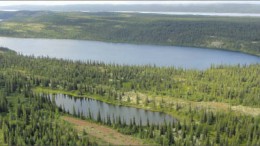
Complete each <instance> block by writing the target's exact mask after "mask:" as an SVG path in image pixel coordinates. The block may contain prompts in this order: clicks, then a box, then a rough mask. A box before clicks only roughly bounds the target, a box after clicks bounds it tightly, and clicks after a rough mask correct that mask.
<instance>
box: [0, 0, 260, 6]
mask: <svg viewBox="0 0 260 146" xmlns="http://www.w3.org/2000/svg"><path fill="white" fill-rule="evenodd" d="M216 3H231V4H260V1H1V3H0V6H10V5H69V4H115V5H116V4H216Z"/></svg>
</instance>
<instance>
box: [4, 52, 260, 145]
mask: <svg viewBox="0 0 260 146" xmlns="http://www.w3.org/2000/svg"><path fill="white" fill-rule="evenodd" d="M259 72H260V66H259V64H253V65H248V66H240V65H237V66H212V67H211V68H210V69H207V70H205V71H198V70H184V69H176V68H173V67H171V68H164V67H161V68H160V67H153V66H120V65H116V64H104V63H102V62H93V61H87V62H80V61H70V60H63V59H51V58H46V57H39V58H35V57H33V56H22V55H17V54H15V53H14V52H9V51H5V53H0V91H1V94H0V99H1V100H0V110H1V113H2V116H1V119H0V121H1V124H0V125H1V128H0V132H2V133H3V137H4V138H3V141H4V143H6V144H9V145H35V144H36V145H46V144H47V145H75V143H77V144H78V145H82V144H87V143H88V144H92V143H93V142H91V141H89V140H88V137H87V134H86V136H85V137H81V136H78V134H77V132H75V131H74V130H73V129H71V126H70V125H64V124H65V123H61V121H60V120H59V115H60V114H65V113H63V111H62V109H59V108H57V107H56V106H55V105H54V104H53V103H52V101H51V100H48V98H47V97H45V95H44V94H38V93H39V92H41V91H45V92H52V93H68V94H72V95H77V96H89V97H94V98H96V99H100V100H103V101H108V102H111V103H113V104H123V105H128V106H135V107H140V108H147V109H152V110H158V111H163V112H167V113H170V114H172V115H173V116H175V115H176V117H177V118H179V121H178V122H176V123H173V124H169V123H165V124H163V125H152V124H149V125H147V126H139V125H138V124H137V123H134V122H132V123H131V124H130V125H126V124H125V121H121V120H119V119H118V120H115V119H114V121H115V122H114V123H111V120H112V121H113V119H110V120H103V119H101V118H99V120H98V121H96V122H98V123H100V124H104V125H106V126H109V127H112V128H114V129H117V130H118V131H119V132H121V133H124V134H127V135H134V136H136V137H139V138H142V139H146V140H147V141H148V142H149V143H156V144H161V145H163V144H164V145H165V144H166V145H205V146H206V145H207V146H209V145H259V144H260V133H259V131H260V130H259V127H260V115H255V116H251V115H244V114H240V113H239V112H232V110H231V109H229V110H227V111H225V112H222V111H219V110H216V111H215V110H212V109H210V108H208V107H203V106H192V105H185V106H184V104H181V102H180V103H178V102H177V103H176V102H173V101H175V100H177V101H194V102H195V101H196V102H202V103H203V102H213V101H217V102H219V103H224V104H229V105H230V106H231V104H233V105H236V106H238V105H244V106H248V107H256V108H259V106H260V102H259V101H260V100H259V93H260V84H259V82H260V78H259V76H258V74H259ZM74 116H76V117H79V118H82V119H84V120H91V117H84V116H82V115H81V114H77V113H75V114H74ZM109 121H110V122H109ZM36 123H38V124H36ZM57 123H59V124H57ZM24 129H26V130H24ZM61 130H62V131H67V132H65V133H64V134H66V135H64V134H62V135H61ZM29 131H30V132H29ZM0 135H1V134H0ZM25 137H27V138H25ZM0 140H1V137H0Z"/></svg>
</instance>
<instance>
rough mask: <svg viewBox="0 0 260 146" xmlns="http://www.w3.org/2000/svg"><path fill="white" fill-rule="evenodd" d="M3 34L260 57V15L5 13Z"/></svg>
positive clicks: (0, 24) (1, 24)
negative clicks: (247, 54)
mask: <svg viewBox="0 0 260 146" xmlns="http://www.w3.org/2000/svg"><path fill="white" fill-rule="evenodd" d="M0 18H2V19H5V20H4V21H2V22H0V35H1V36H11V37H30V38H35V37H38V38H64V39H86V40H99V41H107V42H123V43H141V44H157V45H177V46H191V47H203V48H214V49H225V50H232V51H240V52H244V53H249V54H254V55H257V56H260V49H259V48H260V19H259V18H255V17H254V18H245V17H212V16H170V15H156V14H135V13H85V12H62V13H61V12H44V11H38V12H33V11H19V12H0Z"/></svg>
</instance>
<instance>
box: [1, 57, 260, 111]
mask: <svg viewBox="0 0 260 146" xmlns="http://www.w3.org/2000/svg"><path fill="white" fill-rule="evenodd" d="M0 68H1V70H0V71H1V72H0V78H6V79H8V82H7V83H5V84H6V85H5V87H7V90H9V91H11V92H12V91H19V92H21V86H22V85H23V84H25V83H28V82H29V83H31V84H30V86H32V87H46V88H51V89H61V90H65V91H77V92H78V95H83V94H91V95H99V96H102V97H104V98H108V99H109V100H112V99H114V100H119V99H122V96H124V95H125V93H127V92H131V91H137V92H141V93H145V94H148V95H151V96H153V95H154V96H158V95H160V96H169V97H177V98H181V99H188V100H193V101H218V102H227V103H232V104H235V105H238V104H242V105H247V106H255V107H259V106H260V100H259V98H260V97H259V93H260V84H259V82H260V78H259V75H258V74H259V72H260V67H259V64H253V65H237V66H217V67H214V66H212V67H211V68H210V69H207V70H205V71H198V70H184V69H176V68H174V67H170V68H164V67H153V66H120V65H115V64H110V65H106V64H104V63H102V62H93V61H87V62H85V63H84V62H80V61H76V62H73V61H68V60H62V59H50V58H45V57H40V58H35V57H33V56H29V57H24V56H21V55H14V54H12V53H10V54H9V55H7V54H6V55H3V54H2V55H1V54H0ZM17 83H18V84H17ZM23 92H24V91H23Z"/></svg>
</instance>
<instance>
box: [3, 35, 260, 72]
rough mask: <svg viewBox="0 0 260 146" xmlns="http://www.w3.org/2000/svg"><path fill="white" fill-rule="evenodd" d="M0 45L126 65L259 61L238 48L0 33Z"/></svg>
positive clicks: (195, 65)
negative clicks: (231, 49)
mask: <svg viewBox="0 0 260 146" xmlns="http://www.w3.org/2000/svg"><path fill="white" fill-rule="evenodd" d="M0 46H4V47H8V48H10V49H12V50H15V51H17V52H19V53H22V54H25V55H35V56H49V57H56V58H64V59H71V60H82V61H87V60H96V61H102V62H105V63H116V64H127V65H148V64H149V65H156V66H175V67H182V68H186V69H206V68H209V67H210V66H211V64H215V65H220V64H227V65H235V64H252V63H260V57H257V56H253V55H248V54H244V53H239V52H231V51H223V50H213V49H204V48H191V47H176V46H157V45H136V44H122V43H106V42H99V41H85V40H84V41H82V40H64V39H27V38H26V39H25V38H7V37H0Z"/></svg>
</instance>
